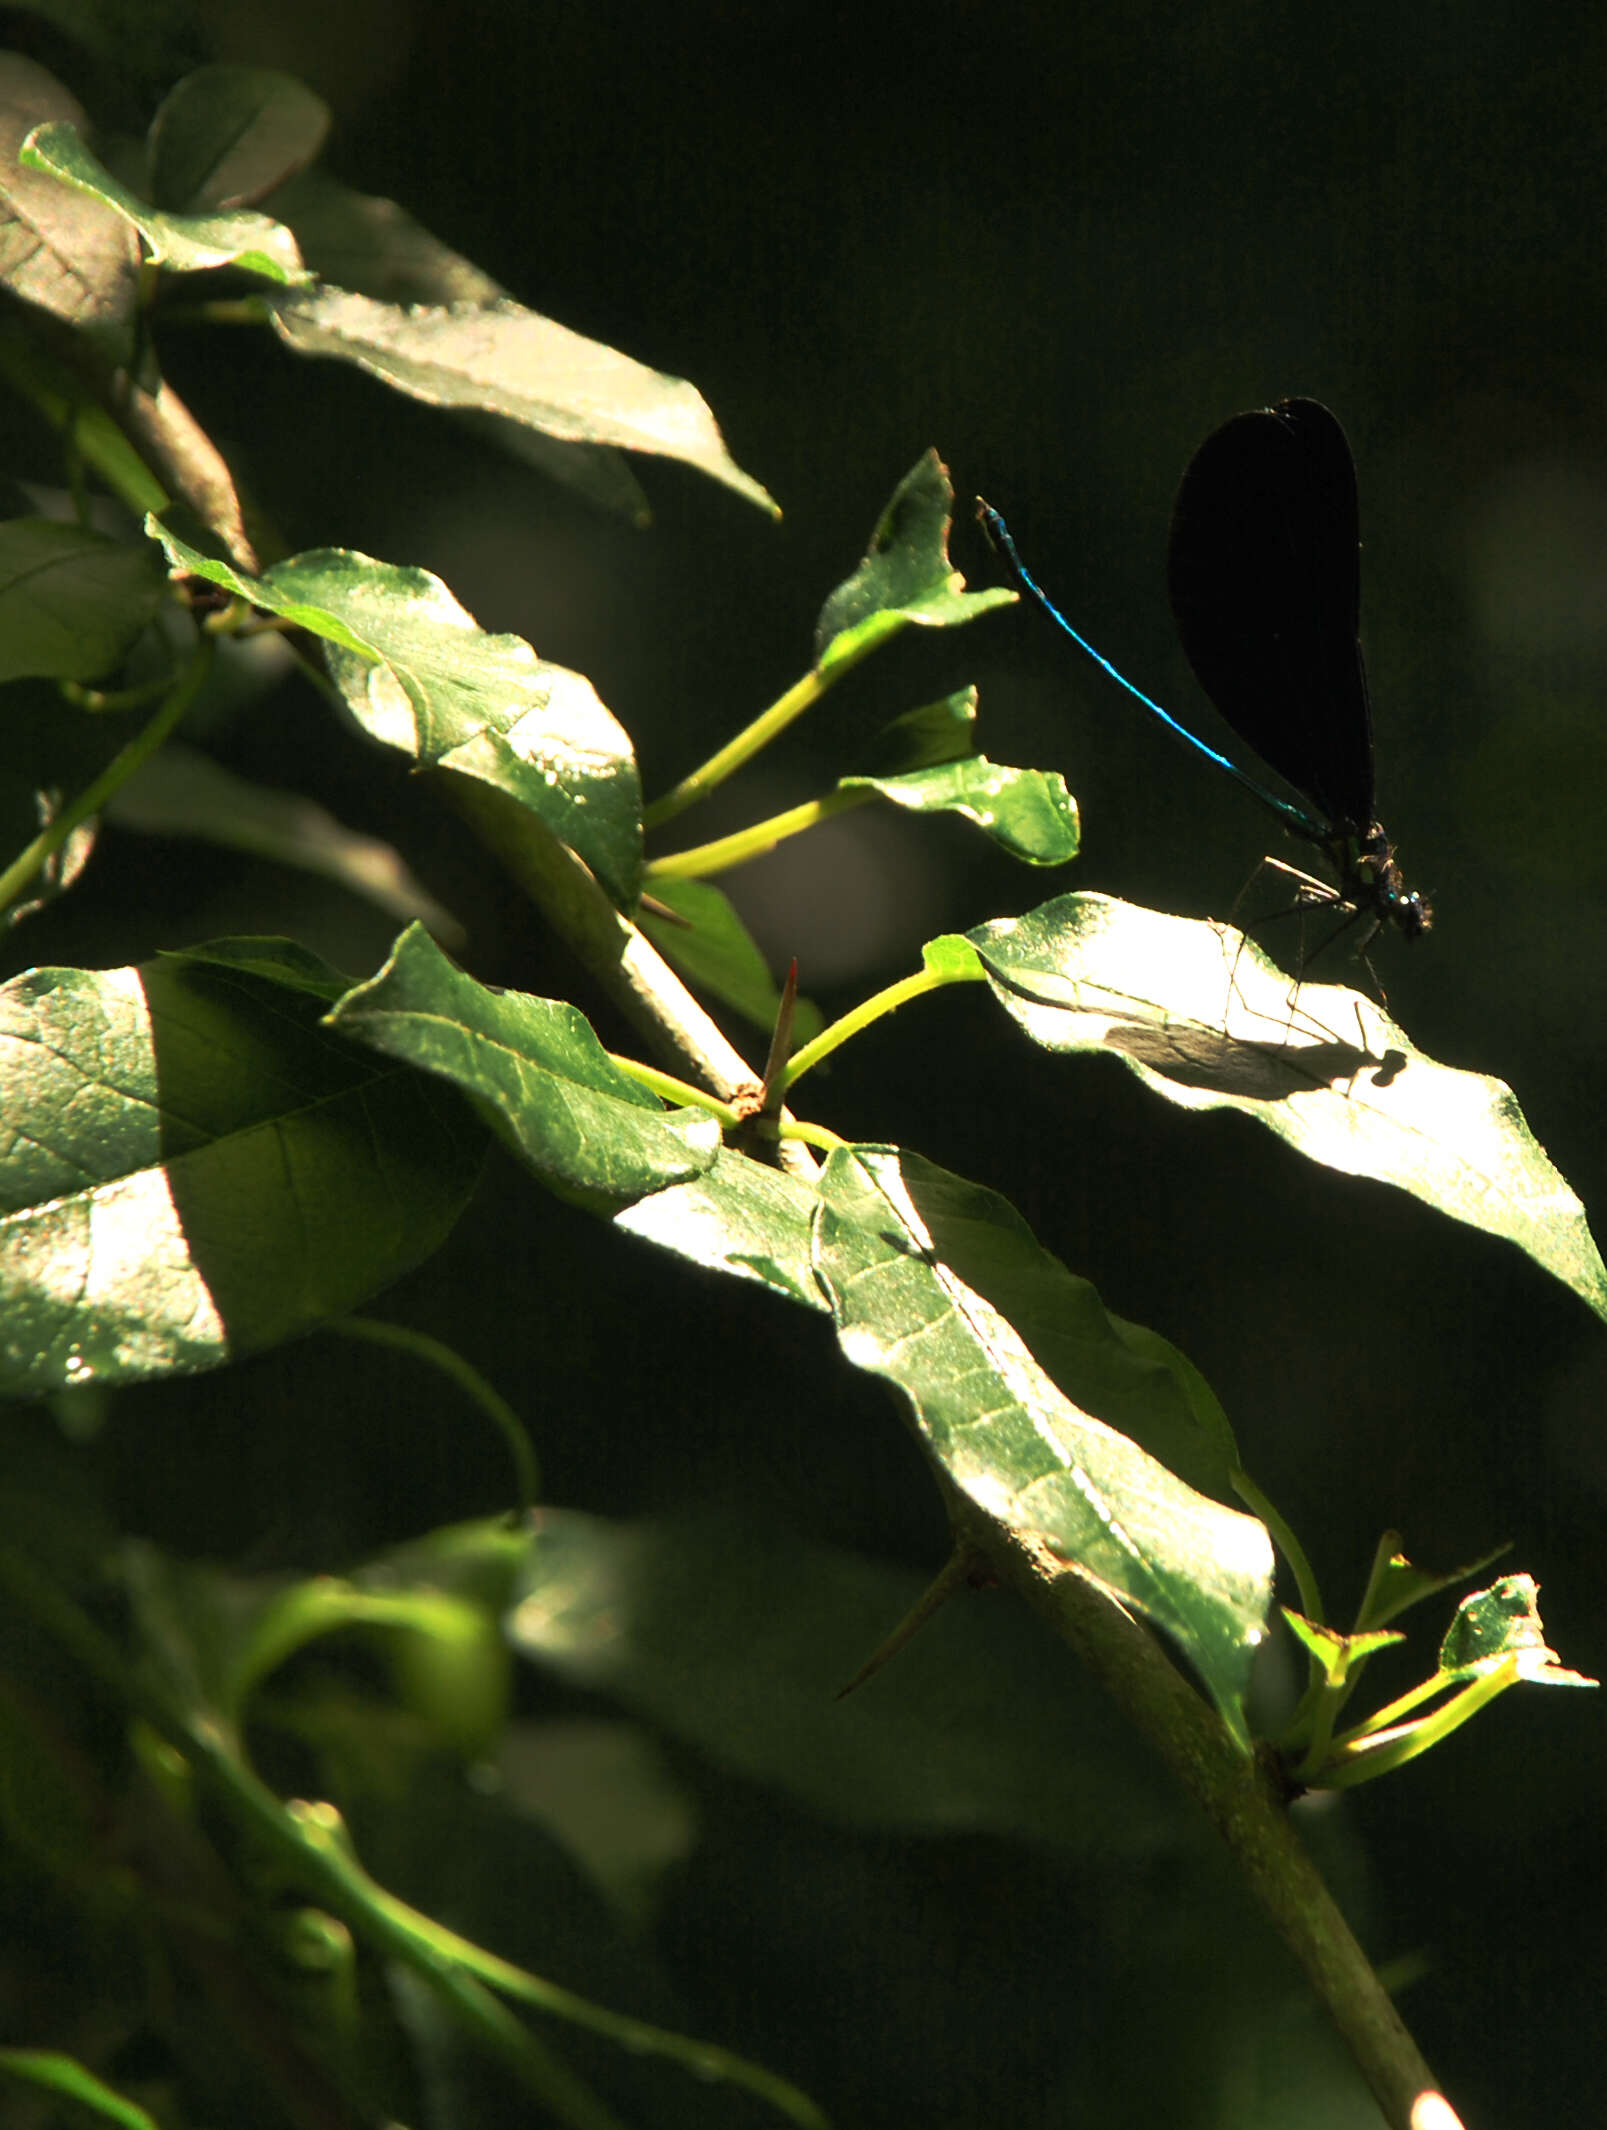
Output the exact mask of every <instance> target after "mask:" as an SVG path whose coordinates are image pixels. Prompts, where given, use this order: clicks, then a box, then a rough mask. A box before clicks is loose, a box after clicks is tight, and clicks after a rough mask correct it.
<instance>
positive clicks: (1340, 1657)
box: [1278, 1605, 1406, 1688]
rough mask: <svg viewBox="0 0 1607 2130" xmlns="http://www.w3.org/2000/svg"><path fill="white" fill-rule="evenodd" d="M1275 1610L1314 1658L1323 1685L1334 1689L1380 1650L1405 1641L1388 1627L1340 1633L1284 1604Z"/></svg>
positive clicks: (1402, 1636)
mask: <svg viewBox="0 0 1607 2130" xmlns="http://www.w3.org/2000/svg"><path fill="white" fill-rule="evenodd" d="M1278 1609H1279V1611H1280V1612H1281V1613H1282V1614H1283V1617H1284V1618H1285V1620H1287V1621H1288V1623H1289V1631H1290V1632H1291V1634H1293V1636H1294V1638H1295V1640H1296V1641H1297V1642H1299V1643H1300V1645H1301V1647H1302V1648H1303V1649H1304V1650H1305V1651H1306V1653H1307V1655H1308V1656H1311V1657H1314V1658H1315V1659H1316V1661H1317V1664H1318V1666H1319V1667H1320V1669H1321V1672H1322V1676H1323V1681H1324V1683H1325V1684H1326V1685H1328V1686H1330V1687H1334V1688H1338V1687H1341V1686H1343V1685H1344V1683H1345V1681H1346V1679H1347V1678H1349V1676H1350V1674H1351V1673H1352V1672H1353V1671H1355V1670H1356V1669H1357V1668H1358V1667H1359V1666H1360V1665H1362V1664H1365V1663H1366V1662H1367V1659H1368V1658H1369V1657H1376V1656H1377V1654H1378V1652H1379V1651H1380V1650H1381V1649H1389V1648H1391V1647H1392V1646H1393V1645H1394V1644H1395V1643H1397V1642H1404V1641H1405V1640H1406V1637H1405V1635H1403V1634H1398V1633H1396V1631H1395V1630H1394V1629H1393V1628H1388V1627H1386V1628H1375V1629H1373V1630H1372V1631H1371V1632H1369V1633H1362V1634H1341V1633H1340V1631H1339V1630H1338V1628H1337V1627H1324V1626H1322V1625H1321V1624H1320V1623H1319V1622H1318V1621H1316V1620H1308V1619H1307V1618H1306V1616H1305V1614H1304V1613H1303V1612H1295V1611H1294V1610H1292V1609H1291V1607H1289V1606H1288V1605H1280V1606H1279V1608H1278Z"/></svg>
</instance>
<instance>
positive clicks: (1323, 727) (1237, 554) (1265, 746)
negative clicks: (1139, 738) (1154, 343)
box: [977, 399, 1432, 954]
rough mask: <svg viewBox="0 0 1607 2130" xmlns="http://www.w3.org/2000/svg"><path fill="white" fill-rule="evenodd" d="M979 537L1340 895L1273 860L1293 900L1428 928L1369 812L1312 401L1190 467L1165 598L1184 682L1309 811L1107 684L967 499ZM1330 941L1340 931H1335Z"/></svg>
mask: <svg viewBox="0 0 1607 2130" xmlns="http://www.w3.org/2000/svg"><path fill="white" fill-rule="evenodd" d="M977 515H978V517H979V518H980V520H981V523H982V526H983V530H984V531H985V532H986V533H987V535H988V537H989V538H990V539H991V540H992V541H993V543H994V545H995V546H996V547H997V548H998V549H999V551H1000V552H1001V553H1002V554H1003V555H1004V557H1005V559H1006V561H1007V562H1008V563H1009V564H1010V567H1011V568H1012V569H1013V570H1014V571H1015V574H1016V576H1017V577H1018V578H1019V579H1020V580H1021V583H1022V585H1023V587H1024V588H1025V589H1026V590H1027V591H1028V592H1030V593H1031V595H1032V597H1033V598H1034V599H1035V600H1036V601H1037V602H1038V604H1039V605H1040V606H1041V607H1042V608H1043V609H1044V611H1045V612H1046V613H1047V614H1048V615H1049V616H1050V617H1051V619H1053V620H1054V621H1056V622H1058V623H1059V625H1060V627H1061V628H1063V629H1064V630H1065V632H1066V634H1067V635H1068V636H1069V637H1070V638H1071V639H1072V641H1073V642H1074V643H1076V644H1078V645H1079V646H1080V647H1081V648H1082V649H1083V650H1084V651H1086V652H1087V653H1088V655H1089V656H1090V657H1091V658H1092V659H1094V660H1095V662H1096V663H1097V664H1098V665H1100V666H1102V667H1103V668H1104V670H1105V671H1106V672H1107V673H1108V674H1109V675H1110V676H1111V678H1112V680H1115V681H1119V682H1120V683H1121V685H1122V686H1123V687H1124V688H1125V689H1126V690H1127V692H1128V694H1129V695H1135V696H1137V698H1138V700H1139V701H1140V702H1141V703H1142V704H1143V705H1144V707H1145V709H1146V710H1149V711H1151V712H1153V714H1154V715H1155V716H1156V717H1158V718H1159V719H1160V721H1161V723H1162V724H1163V725H1165V726H1166V727H1167V729H1168V730H1169V731H1171V732H1174V733H1175V734H1176V735H1177V737H1178V738H1179V739H1182V740H1186V741H1187V742H1188V744H1189V745H1190V746H1191V747H1192V748H1194V749H1195V751H1196V752H1197V753H1199V754H1202V755H1204V757H1205V759H1206V760H1207V761H1208V762H1214V763H1215V765H1216V766H1217V768H1218V769H1225V770H1226V771H1227V773H1228V775H1229V776H1231V777H1233V778H1235V779H1236V780H1237V781H1238V782H1239V783H1240V784H1242V785H1243V786H1244V787H1245V789H1246V790H1247V791H1250V792H1253V793H1254V795H1255V797H1256V798H1258V799H1259V800H1260V801H1261V804H1262V805H1263V806H1265V807H1266V808H1268V810H1269V811H1270V812H1272V813H1274V814H1276V816H1277V817H1278V819H1279V820H1280V821H1281V822H1282V823H1283V825H1284V827H1285V828H1286V829H1288V830H1289V831H1290V832H1291V833H1292V834H1294V835H1297V836H1300V837H1303V838H1304V840H1305V841H1306V842H1308V843H1311V844H1313V845H1315V846H1316V848H1317V849H1318V850H1320V851H1321V852H1322V853H1323V854H1324V856H1325V857H1326V858H1327V860H1328V862H1329V864H1330V865H1331V866H1332V868H1333V871H1334V875H1335V879H1336V881H1337V885H1333V884H1330V883H1329V882H1328V881H1325V880H1318V879H1315V878H1314V877H1313V876H1312V875H1310V874H1307V873H1302V872H1299V871H1298V870H1297V869H1296V868H1295V867H1293V866H1288V865H1284V864H1282V862H1281V861H1280V860H1278V859H1275V858H1274V859H1270V860H1269V861H1268V863H1269V864H1272V865H1274V866H1277V867H1278V869H1279V870H1280V871H1283V872H1286V873H1292V874H1293V875H1294V877H1295V879H1296V880H1297V881H1298V882H1299V883H1300V898H1301V900H1303V901H1306V902H1314V901H1315V902H1326V903H1333V904H1336V905H1339V906H1341V907H1342V908H1344V909H1345V910H1347V911H1349V912H1350V913H1351V915H1350V916H1349V917H1347V919H1346V921H1345V922H1346V926H1348V925H1349V924H1351V923H1353V922H1355V921H1356V919H1358V918H1361V919H1370V920H1371V927H1370V929H1369V931H1368V932H1367V935H1366V937H1365V938H1364V939H1363V941H1362V944H1361V950H1360V951H1361V952H1362V953H1363V954H1365V952H1366V949H1367V947H1368V946H1369V945H1370V944H1371V943H1372V941H1373V939H1374V938H1375V937H1376V936H1377V934H1378V933H1379V932H1380V931H1381V930H1382V929H1383V927H1384V926H1385V925H1393V926H1394V927H1395V929H1396V930H1397V931H1398V932H1400V933H1401V934H1402V936H1403V937H1404V938H1406V939H1417V938H1419V937H1420V936H1421V935H1422V934H1423V933H1424V932H1426V931H1427V930H1428V929H1429V925H1430V923H1431V922H1432V913H1431V912H1430V910H1429V906H1428V904H1427V903H1426V902H1425V901H1424V900H1423V898H1422V896H1421V895H1420V894H1418V893H1417V891H1416V890H1415V889H1414V888H1408V887H1407V886H1406V884H1405V882H1404V881H1403V880H1402V878H1401V871H1400V867H1399V866H1398V865H1397V864H1396V862H1395V853H1394V850H1393V849H1392V847H1391V845H1390V842H1389V838H1388V837H1387V836H1386V835H1385V834H1384V831H1383V829H1382V828H1381V827H1380V826H1379V823H1378V817H1377V814H1376V812H1375V810H1374V791H1373V720H1372V709H1371V705H1370V702H1369V699H1368V693H1367V671H1366V668H1365V666H1364V665H1363V663H1362V653H1361V643H1360V640H1359V634H1358V631H1359V627H1360V616H1361V564H1360V546H1361V542H1360V536H1359V532H1358V524H1357V508H1356V467H1355V462H1354V461H1353V459H1352V458H1351V455H1350V446H1349V444H1348V443H1347V442H1346V441H1345V432H1344V430H1343V429H1341V428H1340V426H1339V423H1338V422H1337V421H1336V420H1335V418H1334V417H1333V415H1332V414H1330V413H1329V411H1328V409H1327V408H1326V407H1323V406H1319V405H1318V403H1317V401H1316V400H1314V399H1285V400H1280V401H1279V403H1278V405H1277V406H1275V407H1266V408H1261V409H1258V410H1257V411H1255V412H1253V413H1249V414H1236V415H1235V416H1234V417H1233V419H1232V420H1231V421H1229V422H1224V423H1223V425H1222V427H1221V428H1220V429H1218V430H1216V431H1215V432H1214V433H1213V434H1212V435H1210V436H1208V437H1207V438H1206V440H1205V442H1204V443H1203V444H1202V445H1201V446H1200V448H1199V450H1198V451H1196V452H1195V454H1194V456H1193V458H1192V459H1191V460H1190V461H1189V464H1188V468H1187V470H1186V471H1185V473H1184V475H1183V479H1182V482H1181V484H1180V486H1179V488H1178V491H1177V501H1176V503H1175V504H1174V505H1173V507H1172V526H1171V533H1170V536H1169V538H1168V542H1167V585H1168V590H1169V593H1170V596H1171V605H1172V619H1173V621H1174V623H1175V624H1176V627H1177V633H1178V637H1179V640H1180V641H1181V643H1182V645H1183V650H1184V653H1185V655H1186V657H1187V659H1188V662H1189V664H1190V665H1191V666H1192V667H1193V668H1194V673H1195V677H1196V678H1197V679H1198V681H1199V683H1200V686H1201V687H1202V688H1203V689H1204V690H1205V692H1206V694H1207V695H1208V696H1209V697H1210V698H1211V700H1212V702H1213V703H1215V705H1216V707H1217V709H1218V710H1219V711H1220V712H1221V713H1222V716H1223V717H1224V718H1225V719H1226V720H1227V722H1228V723H1229V724H1230V725H1231V726H1232V728H1233V730H1234V731H1235V732H1236V733H1237V734H1238V735H1239V737H1240V739H1242V740H1243V741H1244V742H1245V744H1246V745H1247V746H1249V747H1252V748H1254V750H1255V752H1256V753H1257V754H1258V755H1259V756H1260V757H1261V759H1262V760H1263V761H1264V762H1266V763H1267V764H1268V765H1269V767H1271V768H1272V769H1274V770H1276V771H1277V773H1278V775H1279V776H1280V777H1282V778H1283V780H1284V781H1285V783H1287V784H1289V785H1290V786H1291V787H1292V788H1293V789H1294V790H1295V791H1297V792H1299V793H1301V794H1302V795H1303V797H1304V798H1305V800H1306V802H1307V803H1306V804H1305V805H1303V806H1301V805H1296V804H1294V803H1293V801H1291V800H1289V799H1284V798H1280V797H1279V796H1278V795H1277V793H1276V792H1273V791H1269V790H1268V789H1267V787H1266V786H1265V785H1264V784H1261V783H1259V782H1258V781H1257V780H1256V779H1255V778H1254V777H1253V776H1251V775H1250V774H1249V773H1248V771H1246V770H1244V769H1241V768H1240V766H1239V764H1238V763H1237V762H1234V761H1231V760H1230V759H1229V758H1228V756H1226V755H1225V754H1218V752H1217V751H1216V749H1215V748H1214V747H1208V746H1207V745H1206V743H1205V741H1204V740H1202V739H1201V738H1200V737H1199V735H1198V734H1197V733H1193V732H1190V731H1189V729H1188V727H1187V726H1186V725H1180V724H1179V723H1178V721H1177V719H1176V718H1175V717H1173V716H1172V715H1171V713H1170V711H1167V710H1163V709H1162V708H1161V706H1160V704H1159V703H1157V702H1155V701H1153V700H1152V699H1151V698H1150V697H1149V696H1147V695H1146V694H1145V693H1144V692H1143V690H1142V689H1140V688H1135V687H1134V686H1133V683H1132V682H1131V681H1130V680H1128V679H1127V678H1126V677H1125V676H1124V675H1123V674H1121V673H1118V672H1117V670H1116V668H1115V667H1114V666H1113V665H1112V664H1111V663H1110V660H1109V659H1108V658H1102V657H1101V656H1100V654H1099V652H1097V651H1096V650H1095V649H1094V647H1093V645H1092V644H1091V643H1090V642H1089V641H1088V639H1087V638H1086V637H1085V636H1083V635H1081V634H1080V633H1079V632H1078V631H1077V630H1076V629H1074V628H1073V627H1072V625H1071V623H1070V622H1069V621H1068V620H1067V619H1066V617H1065V615H1064V614H1062V613H1061V611H1060V609H1059V607H1057V606H1056V605H1055V603H1054V601H1053V600H1052V599H1050V597H1049V596H1048V594H1047V593H1046V592H1045V591H1044V590H1043V589H1042V587H1041V586H1040V585H1038V584H1037V583H1036V582H1035V581H1034V579H1033V578H1032V577H1031V576H1030V575H1029V574H1028V572H1027V569H1026V566H1025V565H1024V564H1023V562H1022V560H1021V557H1020V556H1019V555H1018V554H1017V552H1016V545H1015V542H1014V541H1013V540H1012V539H1011V537H1010V532H1009V528H1008V527H1007V526H1006V524H1005V522H1004V520H1003V518H1001V517H1000V515H999V513H998V512H997V511H996V510H995V509H994V508H993V506H992V505H991V504H990V503H985V502H983V501H982V499H981V498H980V497H978V499H977ZM1341 929H1342V930H1343V929H1345V927H1344V926H1342V927H1341Z"/></svg>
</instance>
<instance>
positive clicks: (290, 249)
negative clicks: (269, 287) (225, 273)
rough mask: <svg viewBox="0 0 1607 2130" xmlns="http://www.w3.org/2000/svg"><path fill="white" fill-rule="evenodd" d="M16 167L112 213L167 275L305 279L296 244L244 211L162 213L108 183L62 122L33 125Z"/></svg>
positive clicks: (102, 170)
mask: <svg viewBox="0 0 1607 2130" xmlns="http://www.w3.org/2000/svg"><path fill="white" fill-rule="evenodd" d="M21 160H22V163H23V165H24V167H25V168H27V169H30V170H44V171H48V172H49V173H50V174H51V176H52V177H54V178H58V179H59V180H60V181H61V183H62V184H64V185H70V186H72V187H74V189H75V190H77V191H78V192H80V193H83V194H85V195H87V197H88V198H89V199H91V200H93V201H96V202H98V203H99V204H100V205H102V206H104V207H109V208H112V209H114V210H115V211H116V212H117V214H119V215H120V216H121V217H122V218H123V220H124V221H125V222H127V223H130V224H131V225H132V226H133V227H134V228H135V229H137V230H138V231H139V233H140V235H141V237H142V238H143V239H144V241H145V248H146V252H147V254H148V256H149V257H150V258H151V259H152V260H153V261H154V262H155V263H156V264H157V265H158V266H166V267H169V268H171V269H172V271H173V272H174V273H181V274H189V273H201V272H205V271H206V270H208V269H209V268H212V267H219V266H232V267H237V268H238V269H239V270H240V271H241V272H243V273H248V274H260V275H261V276H262V278H263V279H264V280H265V281H276V282H279V283H281V284H282V283H285V282H293V281H302V280H305V279H306V278H307V277H306V271H305V269H304V268H303V266H302V263H301V254H300V253H299V252H298V251H297V249H296V240H295V238H294V237H293V236H292V235H291V234H290V232H289V230H288V229H286V228H285V227H284V225H283V224H282V223H280V222H274V221H271V220H270V219H269V218H268V216H267V215H264V214H256V213H253V212H252V211H251V210H250V209H249V208H237V209H234V210H232V211H231V212H229V213H225V214H201V215H192V214H164V213H163V211H162V210H161V208H159V207H152V206H151V205H150V203H149V202H148V201H146V200H142V199H140V198H139V197H138V196H137V194H135V193H132V192H130V191H129V189H128V187H127V186H126V185H124V184H122V183H121V182H120V181H119V180H118V179H117V178H115V177H113V175H112V173H111V172H110V171H109V170H108V169H107V168H106V166H105V164H104V163H102V162H100V161H99V160H98V159H97V158H96V157H95V156H94V155H92V154H91V153H90V151H89V149H88V148H87V147H85V145H84V143H83V141H82V140H81V139H80V138H79V134H78V129H77V127H76V126H74V125H72V124H70V123H68V122H67V121H65V120H61V119H55V120H52V121H50V123H48V124H46V125H43V126H36V127H35V128H34V130H33V132H32V133H30V134H29V136H28V138H27V140H26V141H25V142H24V143H23V146H22V152H21Z"/></svg>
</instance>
